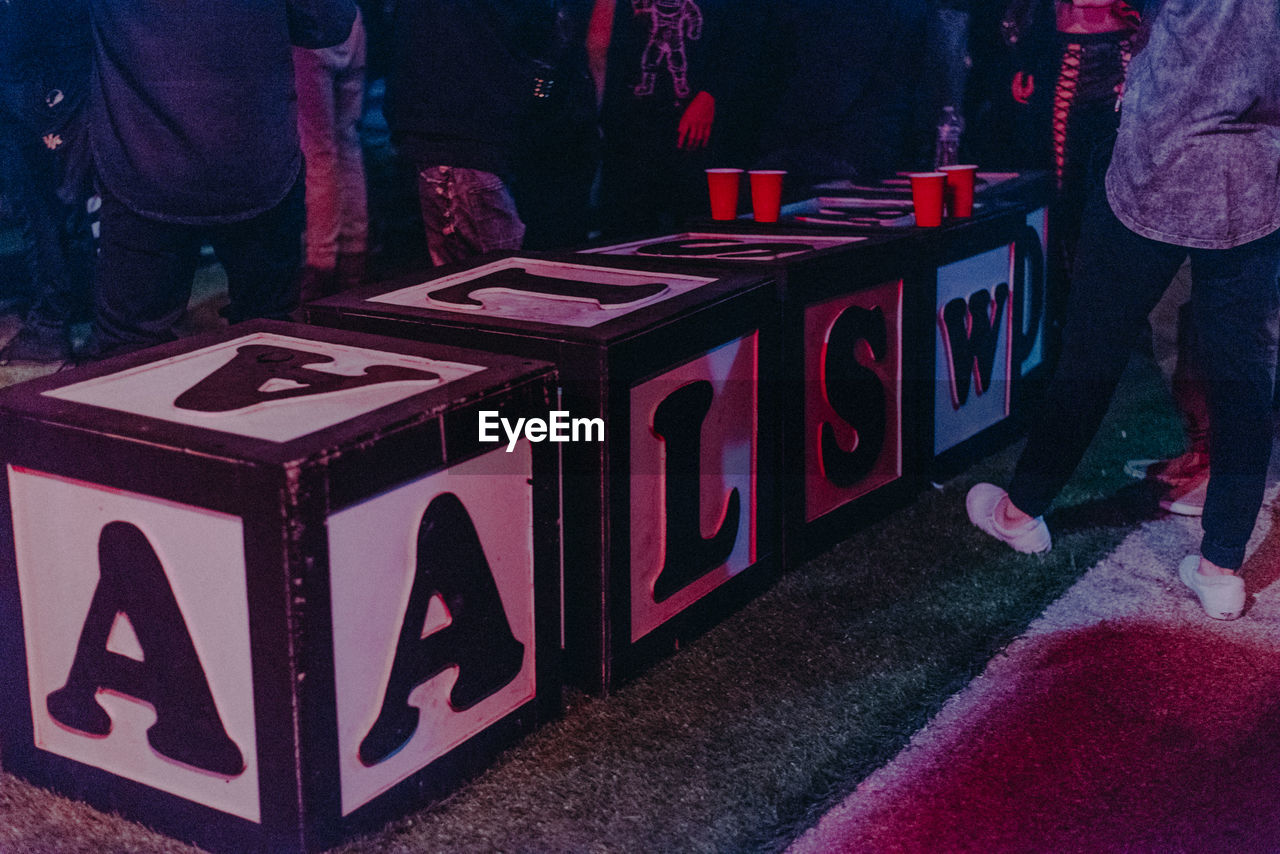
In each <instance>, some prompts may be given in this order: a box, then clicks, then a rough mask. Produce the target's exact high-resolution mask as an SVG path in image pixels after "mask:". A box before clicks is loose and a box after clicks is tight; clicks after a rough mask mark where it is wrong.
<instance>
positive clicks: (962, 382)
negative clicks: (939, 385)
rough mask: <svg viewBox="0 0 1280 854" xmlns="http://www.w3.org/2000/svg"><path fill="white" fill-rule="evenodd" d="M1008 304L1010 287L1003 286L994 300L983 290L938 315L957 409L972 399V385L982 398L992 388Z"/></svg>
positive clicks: (952, 400)
mask: <svg viewBox="0 0 1280 854" xmlns="http://www.w3.org/2000/svg"><path fill="white" fill-rule="evenodd" d="M1008 302H1009V283H1008V282H1001V283H1000V284H998V285H996V288H995V298H994V299H992V296H991V293H990V292H988V291H986V290H981V291H978V292H976V293H975V294H973V295H972V296H970V297H969V300H968V302H966V301H965V300H964V299H963V298H962V297H956V298H955V299H953V300H951V301H949V302H948V303H946V305H944V306H943V307H942V309H941V310H940V311H939V312H938V326H939V328H940V329H941V330H942V340H943V350H944V351H945V352H946V354H947V368H948V373H949V374H950V377H951V405H952V406H953V407H955V408H956V409H959V408H960V407H962V406H964V404H965V401H967V400H968V399H969V384H970V382H973V383H975V384H976V386H977V388H976V389H975V391H976V393H977V394H978V395H979V396H981V395H983V394H984V393H985V392H986V391H987V389H989V388H991V375H992V372H993V371H994V370H995V363H996V349H997V347H998V346H999V343H1000V329H1001V327H1002V325H1003V322H1004V310H1005V306H1006V305H1007V304H1008Z"/></svg>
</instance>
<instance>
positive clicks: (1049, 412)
mask: <svg viewBox="0 0 1280 854" xmlns="http://www.w3.org/2000/svg"><path fill="white" fill-rule="evenodd" d="M1186 251H1187V250H1186V249H1183V248H1181V247H1178V246H1172V245H1170V244H1167V243H1160V242H1157V241H1154V240H1148V239H1147V238H1145V237H1140V236H1139V235H1137V234H1135V233H1133V232H1132V231H1130V230H1129V229H1127V228H1125V226H1124V225H1123V224H1122V223H1121V222H1120V221H1119V220H1118V219H1116V216H1115V214H1114V213H1112V212H1111V208H1110V206H1109V205H1108V204H1107V201H1106V196H1105V194H1104V193H1103V191H1102V188H1101V187H1098V188H1097V189H1096V191H1095V192H1094V194H1093V196H1092V198H1091V201H1090V204H1089V205H1088V207H1087V208H1086V210H1085V217H1084V227H1083V229H1082V232H1081V238H1080V243H1079V246H1078V249H1077V253H1076V275H1075V281H1074V282H1073V283H1072V286H1071V297H1070V308H1069V312H1068V316H1067V322H1066V326H1065V329H1064V331H1063V346H1062V352H1061V354H1060V357H1059V359H1058V365H1057V370H1056V372H1055V374H1054V378H1053V380H1052V382H1051V384H1050V387H1049V389H1048V391H1047V392H1046V401H1045V405H1043V406H1042V407H1041V408H1040V410H1039V414H1038V415H1037V417H1036V418H1035V419H1034V421H1033V423H1032V424H1031V428H1030V431H1029V436H1028V440H1027V446H1026V448H1025V449H1024V450H1023V452H1022V456H1021V457H1020V458H1019V460H1018V465H1017V468H1016V469H1015V471H1014V476H1013V480H1012V482H1011V484H1010V486H1009V498H1010V500H1011V501H1012V503H1013V505H1014V506H1015V507H1016V508H1017V509H1018V510H1021V511H1022V512H1023V513H1025V514H1027V515H1029V516H1033V517H1035V516H1040V515H1042V514H1043V513H1044V512H1045V511H1046V510H1047V509H1048V508H1049V505H1050V503H1052V501H1053V499H1054V497H1055V496H1057V494H1058V492H1060V491H1061V489H1062V487H1063V486H1064V485H1065V484H1066V482H1067V480H1068V479H1070V477H1071V474H1072V473H1073V472H1074V471H1075V468H1076V466H1077V465H1078V464H1079V462H1080V459H1081V457H1083V456H1084V452H1085V450H1086V449H1087V448H1088V446H1089V443H1090V442H1091V441H1092V440H1093V436H1094V434H1095V433H1096V432H1097V429H1098V426H1099V424H1100V423H1101V422H1102V418H1103V416H1104V415H1105V414H1106V411H1107V408H1108V406H1109V405H1110V402H1111V396H1112V394H1113V393H1114V391H1115V388H1116V385H1117V384H1118V383H1119V381H1120V376H1121V374H1122V373H1123V372H1124V368H1125V366H1126V365H1127V364H1128V361H1129V357H1130V352H1131V350H1132V348H1133V344H1134V342H1135V341H1136V340H1137V338H1138V335H1139V334H1140V332H1141V330H1142V326H1143V324H1144V323H1146V319H1147V315H1148V314H1149V313H1150V311H1151V309H1152V307H1153V306H1154V305H1155V304H1156V302H1157V301H1158V300H1159V298H1160V295H1161V293H1163V291H1164V289H1165V287H1166V286H1168V284H1169V282H1170V280H1172V278H1173V275H1174V273H1176V272H1177V270H1178V267H1179V266H1180V265H1181V263H1182V260H1183V258H1184V257H1185V256H1186Z"/></svg>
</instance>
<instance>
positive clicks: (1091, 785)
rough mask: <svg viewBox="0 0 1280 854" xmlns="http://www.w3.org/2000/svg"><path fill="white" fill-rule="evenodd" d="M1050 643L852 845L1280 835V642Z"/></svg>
mask: <svg viewBox="0 0 1280 854" xmlns="http://www.w3.org/2000/svg"><path fill="white" fill-rule="evenodd" d="M1039 657H1040V658H1041V659H1042V660H1043V662H1044V664H1045V665H1046V667H1045V669H1044V670H1043V671H1039V674H1037V673H1036V672H1032V673H1031V674H1029V675H1028V678H1029V679H1030V680H1031V684H1029V685H1028V686H1027V689H1028V690H1027V691H1026V693H1024V695H1023V696H1022V700H1021V702H1018V703H1014V704H1008V705H1004V706H1002V707H1000V708H997V709H994V710H992V714H991V715H990V716H989V717H988V718H987V719H985V720H982V721H979V722H975V725H974V726H973V727H972V728H971V729H970V730H969V731H968V732H966V733H965V736H966V737H965V738H963V739H959V741H960V742H961V743H960V744H958V745H957V746H956V747H955V750H954V752H953V753H951V754H950V755H949V756H947V758H946V761H945V762H942V763H940V764H939V765H938V766H936V767H934V768H932V769H930V771H929V772H928V773H925V774H923V775H921V776H919V777H918V778H917V779H915V780H913V781H912V782H911V783H910V784H908V785H907V786H905V787H903V789H902V790H900V791H899V793H898V795H899V800H898V804H897V807H896V808H895V809H893V810H891V811H888V812H886V813H885V814H884V815H882V816H880V820H879V822H877V826H876V827H875V828H874V830H875V833H874V836H875V838H874V840H869V839H848V840H846V844H845V845H844V846H842V849H841V850H845V851H851V852H852V851H872V850H875V851H904V852H908V851H910V852H916V851H918V852H926V851H929V852H950V851H956V852H958V851H983V852H987V854H1003V852H1027V851H1044V852H1050V851H1053V852H1066V851H1098V852H1102V851H1116V852H1119V851H1126V852H1174V851H1205V852H1207V851H1221V852H1267V851H1280V655H1277V651H1276V650H1272V649H1251V648H1249V647H1247V646H1244V645H1239V644H1233V643H1230V642H1225V641H1223V640H1221V638H1213V637H1203V636H1202V637H1193V636H1189V635H1188V633H1187V632H1174V631H1170V630H1167V629H1158V628H1145V627H1140V626H1131V627H1098V628H1094V629H1089V630H1085V631H1082V632H1079V633H1072V634H1070V635H1068V636H1065V637H1056V638H1054V639H1052V640H1051V641H1049V642H1048V643H1046V644H1045V646H1044V648H1043V649H1042V650H1040V656H1039ZM1038 675H1040V676H1042V681H1038V680H1037V676H1038ZM867 843H870V844H867Z"/></svg>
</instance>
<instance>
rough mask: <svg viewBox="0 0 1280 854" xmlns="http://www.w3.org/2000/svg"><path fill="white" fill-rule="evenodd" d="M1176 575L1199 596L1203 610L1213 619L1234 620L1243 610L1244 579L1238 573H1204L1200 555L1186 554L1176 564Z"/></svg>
mask: <svg viewBox="0 0 1280 854" xmlns="http://www.w3.org/2000/svg"><path fill="white" fill-rule="evenodd" d="M1178 577H1179V578H1181V579H1182V583H1183V584H1185V585H1187V586H1188V587H1190V588H1191V590H1192V591H1193V592H1194V593H1195V594H1196V596H1198V597H1199V598H1200V604H1201V605H1203V606H1204V612H1205V613H1206V614H1208V615H1209V616H1210V617H1213V618H1214V619H1215V620H1234V619H1235V618H1236V617H1238V616H1240V612H1242V611H1243V610H1244V579H1243V578H1241V577H1240V576H1238V575H1205V574H1203V573H1202V572H1200V555H1187V556H1186V557H1184V558H1183V559H1182V563H1180V564H1178Z"/></svg>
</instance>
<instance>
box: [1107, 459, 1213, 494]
mask: <svg viewBox="0 0 1280 854" xmlns="http://www.w3.org/2000/svg"><path fill="white" fill-rule="evenodd" d="M1208 470H1209V455H1208V454H1207V453H1206V452H1204V451H1202V450H1190V451H1187V452H1186V453H1183V454H1180V455H1179V456H1176V457H1173V458H1171V459H1167V460H1129V461H1128V462H1127V463H1125V464H1124V473H1125V474H1127V475H1129V477H1133V478H1137V479H1138V480H1145V479H1147V478H1150V479H1151V480H1156V481H1159V482H1160V483H1163V484H1165V485H1167V486H1182V485H1183V484H1186V483H1188V482H1190V481H1193V480H1195V479H1197V478H1198V477H1200V476H1201V475H1202V474H1204V473H1205V472H1207V471H1208Z"/></svg>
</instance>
